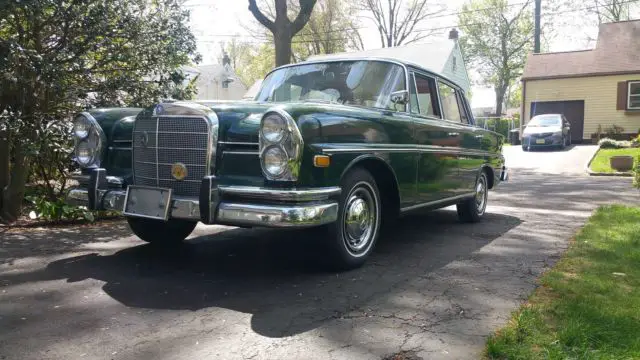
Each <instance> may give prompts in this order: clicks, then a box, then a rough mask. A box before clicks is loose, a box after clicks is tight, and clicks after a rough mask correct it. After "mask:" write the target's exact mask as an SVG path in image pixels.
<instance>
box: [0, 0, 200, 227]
mask: <svg viewBox="0 0 640 360" xmlns="http://www.w3.org/2000/svg"><path fill="white" fill-rule="evenodd" d="M181 4H182V1H180V0H110V1H103V0H84V1H71V2H68V1H66V2H65V1H59V0H31V1H18V0H11V1H4V2H3V4H2V6H0V58H1V59H3V61H2V62H0V158H2V160H0V185H5V186H4V188H3V189H2V196H0V198H1V199H0V217H3V218H4V219H5V220H7V221H13V220H15V219H16V218H17V217H18V216H19V215H20V208H21V205H22V200H23V198H24V192H25V183H26V180H27V174H28V171H29V169H30V164H32V163H34V160H37V159H38V151H42V147H41V146H39V145H40V144H39V140H40V139H41V138H42V136H41V135H42V133H43V132H44V131H47V129H48V128H49V124H51V123H52V122H55V121H60V120H66V119H68V118H69V117H70V115H71V114H73V112H75V111H78V110H80V109H82V108H83V107H85V106H92V105H96V104H100V105H121V104H123V105H138V106H139V105H148V104H150V103H151V102H152V101H155V100H158V99H160V98H162V97H169V96H171V95H173V94H174V93H180V91H177V92H176V90H179V89H178V88H179V87H180V86H181V84H182V83H183V82H184V80H185V74H184V73H183V72H182V71H181V70H180V68H181V66H182V65H185V64H188V63H191V62H193V61H197V60H198V59H199V57H198V56H197V55H196V53H195V52H196V42H195V38H194V36H193V35H192V34H191V32H190V30H189V27H188V20H189V13H188V11H185V10H183V9H182V8H181ZM182 95H184V96H190V95H189V94H184V93H182ZM6 149H8V151H5V150H6ZM51 151H56V149H52V150H51ZM6 163H10V166H9V171H10V173H9V176H7V174H6V172H7V171H8V169H7V166H6ZM7 179H9V180H8V181H7Z"/></svg>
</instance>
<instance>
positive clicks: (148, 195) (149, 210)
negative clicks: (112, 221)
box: [123, 186, 171, 221]
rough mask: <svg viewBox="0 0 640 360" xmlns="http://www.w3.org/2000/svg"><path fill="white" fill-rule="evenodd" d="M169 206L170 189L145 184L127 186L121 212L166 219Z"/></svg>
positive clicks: (128, 214)
mask: <svg viewBox="0 0 640 360" xmlns="http://www.w3.org/2000/svg"><path fill="white" fill-rule="evenodd" d="M170 206H171V189H163V188H153V187H146V186H129V187H128V188H127V196H126V197H125V201H124V210H123V213H124V214H125V215H127V216H135V217H143V218H147V219H156V220H165V221H166V220H168V219H169V209H170Z"/></svg>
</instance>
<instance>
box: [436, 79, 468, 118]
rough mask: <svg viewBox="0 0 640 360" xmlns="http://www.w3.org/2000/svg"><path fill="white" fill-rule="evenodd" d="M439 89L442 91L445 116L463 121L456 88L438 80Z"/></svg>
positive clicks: (441, 101) (441, 97)
mask: <svg viewBox="0 0 640 360" xmlns="http://www.w3.org/2000/svg"><path fill="white" fill-rule="evenodd" d="M438 91H439V92H440V104H442V110H443V111H444V118H445V119H447V120H449V121H455V122H462V115H461V114H460V106H459V105H458V96H457V94H456V90H455V89H454V88H452V87H451V86H449V85H447V84H444V83H441V82H438Z"/></svg>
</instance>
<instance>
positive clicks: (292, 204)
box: [67, 169, 341, 228]
mask: <svg viewBox="0 0 640 360" xmlns="http://www.w3.org/2000/svg"><path fill="white" fill-rule="evenodd" d="M113 184H114V182H113V181H108V180H107V176H106V170H105V169H93V170H92V171H91V173H90V176H89V181H88V186H87V187H86V188H85V187H82V188H75V189H71V190H70V191H69V193H68V195H67V202H68V203H69V204H72V205H78V206H86V207H87V208H88V209H90V210H112V211H118V212H121V213H123V212H124V209H125V202H126V197H127V189H126V188H124V187H120V188H117V187H116V188H114V186H113ZM340 191H341V189H340V188H339V187H325V188H312V189H276V188H262V187H253V186H221V185H218V183H217V179H216V178H215V176H208V177H205V178H204V179H203V180H202V183H201V187H200V194H199V196H198V198H191V197H181V196H173V197H171V199H170V201H169V203H170V204H169V206H168V214H167V218H169V219H170V218H175V219H185V220H193V221H201V222H203V223H205V224H221V225H231V226H262V227H294V228H303V227H312V226H318V225H324V224H328V223H332V222H334V221H336V219H337V218H338V196H339V195H340ZM126 215H127V216H129V215H130V214H126Z"/></svg>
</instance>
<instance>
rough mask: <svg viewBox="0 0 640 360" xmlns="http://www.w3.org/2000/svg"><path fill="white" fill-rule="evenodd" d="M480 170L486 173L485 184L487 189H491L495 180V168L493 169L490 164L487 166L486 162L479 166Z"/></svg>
mask: <svg viewBox="0 0 640 360" xmlns="http://www.w3.org/2000/svg"><path fill="white" fill-rule="evenodd" d="M480 171H481V172H485V173H486V174H487V186H488V188H489V189H493V185H494V183H495V180H496V177H495V176H496V173H495V170H493V168H492V167H491V166H489V165H488V164H485V165H483V166H482V167H481V168H480ZM478 176H480V174H479V173H478Z"/></svg>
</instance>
